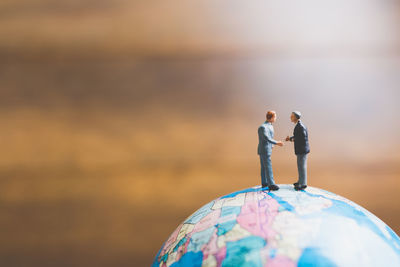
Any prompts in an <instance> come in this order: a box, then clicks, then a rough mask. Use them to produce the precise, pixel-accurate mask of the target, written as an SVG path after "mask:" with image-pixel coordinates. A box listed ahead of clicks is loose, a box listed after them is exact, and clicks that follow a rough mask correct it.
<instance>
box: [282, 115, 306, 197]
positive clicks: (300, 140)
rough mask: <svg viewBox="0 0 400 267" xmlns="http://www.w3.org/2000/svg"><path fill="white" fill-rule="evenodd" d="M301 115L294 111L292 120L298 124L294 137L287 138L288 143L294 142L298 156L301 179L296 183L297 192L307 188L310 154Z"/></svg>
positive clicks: (291, 116)
mask: <svg viewBox="0 0 400 267" xmlns="http://www.w3.org/2000/svg"><path fill="white" fill-rule="evenodd" d="M300 117H301V113H300V112H299V111H293V112H292V114H291V115H290V120H291V121H292V122H293V123H295V124H296V126H295V127H294V130H293V136H291V137H289V136H288V137H286V141H291V142H294V153H295V154H296V156H297V170H298V173H299V179H298V181H297V182H296V183H294V184H293V185H294V189H295V190H303V189H305V188H306V187H307V154H308V153H310V145H309V143H308V131H307V128H306V126H305V125H304V124H303V123H302V122H301V121H300Z"/></svg>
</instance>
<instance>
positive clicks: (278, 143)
mask: <svg viewBox="0 0 400 267" xmlns="http://www.w3.org/2000/svg"><path fill="white" fill-rule="evenodd" d="M285 141H290V142H292V140H291V139H290V137H289V136H286V139H285ZM276 145H277V146H283V145H284V143H283V141H277V142H276Z"/></svg>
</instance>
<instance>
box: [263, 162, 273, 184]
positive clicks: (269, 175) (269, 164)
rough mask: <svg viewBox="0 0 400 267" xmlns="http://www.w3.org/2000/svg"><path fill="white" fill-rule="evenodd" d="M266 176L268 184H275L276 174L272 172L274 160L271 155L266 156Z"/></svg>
mask: <svg viewBox="0 0 400 267" xmlns="http://www.w3.org/2000/svg"><path fill="white" fill-rule="evenodd" d="M265 172H266V176H267V182H268V185H273V184H275V181H274V175H273V173H272V162H271V155H267V157H266V171H265Z"/></svg>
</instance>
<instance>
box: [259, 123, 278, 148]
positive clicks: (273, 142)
mask: <svg viewBox="0 0 400 267" xmlns="http://www.w3.org/2000/svg"><path fill="white" fill-rule="evenodd" d="M269 133H270V131H268V129H267V128H266V127H265V128H264V130H263V139H264V141H267V142H270V143H272V144H274V145H276V143H278V141H276V140H274V139H273V138H271V137H270V135H269Z"/></svg>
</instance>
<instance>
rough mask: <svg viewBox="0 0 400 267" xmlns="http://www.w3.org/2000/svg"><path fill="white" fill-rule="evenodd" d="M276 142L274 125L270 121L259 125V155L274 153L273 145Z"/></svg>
mask: <svg viewBox="0 0 400 267" xmlns="http://www.w3.org/2000/svg"><path fill="white" fill-rule="evenodd" d="M275 144H276V141H275V140H274V127H273V126H272V124H271V123H270V122H268V121H266V122H264V123H263V124H261V126H260V127H258V149H257V153H258V155H268V156H270V155H271V154H272V147H273V146H274V145H275Z"/></svg>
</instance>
